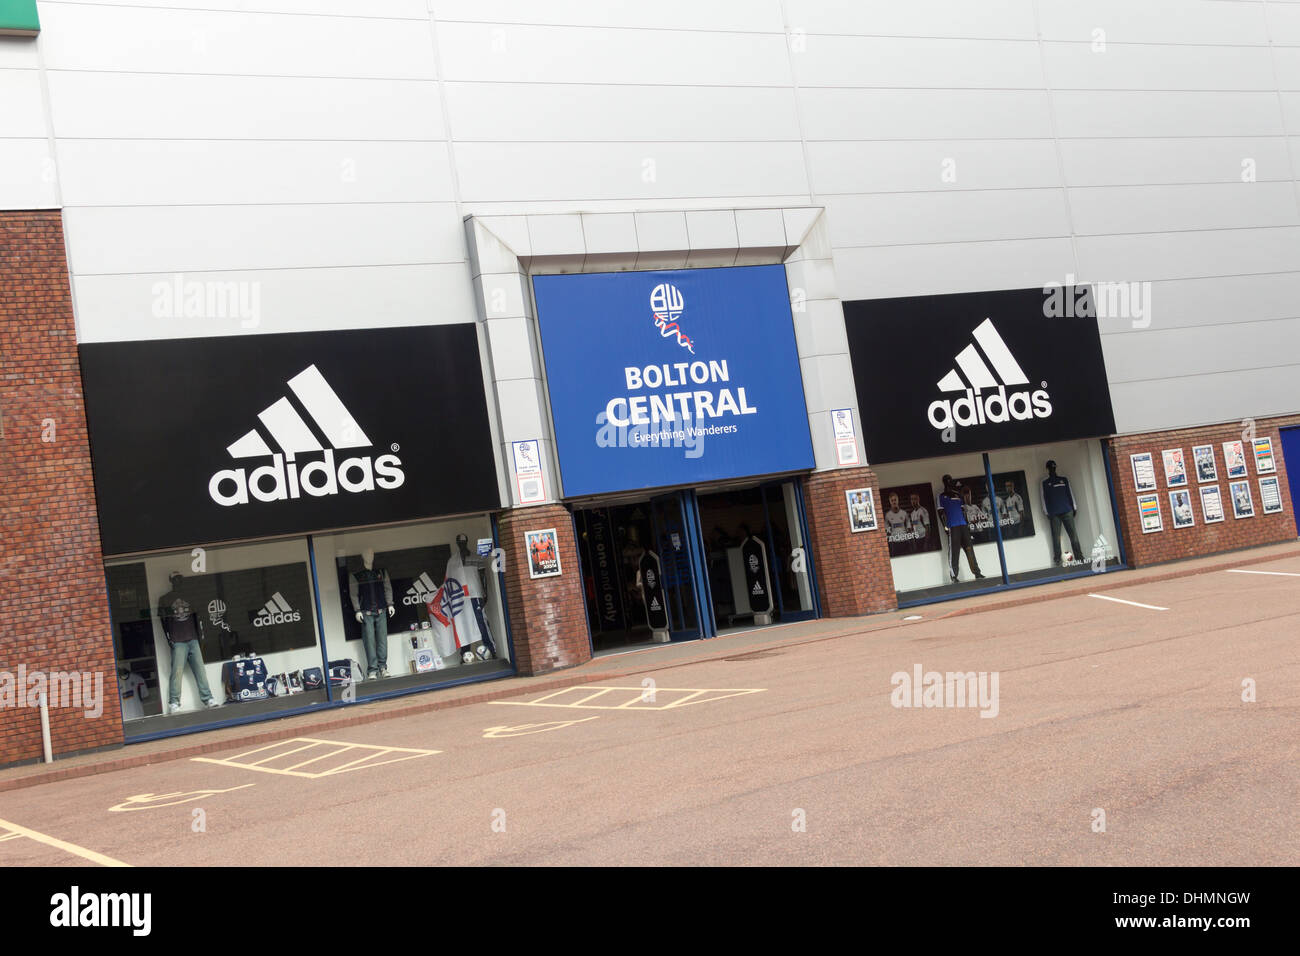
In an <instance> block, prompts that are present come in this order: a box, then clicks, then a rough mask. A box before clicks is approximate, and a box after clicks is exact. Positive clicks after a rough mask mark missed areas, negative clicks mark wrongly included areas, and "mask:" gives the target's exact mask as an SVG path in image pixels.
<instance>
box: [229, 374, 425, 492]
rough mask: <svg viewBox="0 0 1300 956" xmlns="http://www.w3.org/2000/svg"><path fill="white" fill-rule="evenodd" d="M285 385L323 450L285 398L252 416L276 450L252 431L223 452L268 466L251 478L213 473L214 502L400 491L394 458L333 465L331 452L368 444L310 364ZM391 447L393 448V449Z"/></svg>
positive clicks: (237, 472)
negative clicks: (303, 457) (300, 458)
mask: <svg viewBox="0 0 1300 956" xmlns="http://www.w3.org/2000/svg"><path fill="white" fill-rule="evenodd" d="M288 385H289V389H290V391H291V392H292V393H293V394H294V396H295V397H297V399H298V401H299V402H300V403H301V404H302V407H303V408H304V409H306V411H307V414H308V415H309V416H310V418H311V420H312V421H313V422H315V424H316V428H317V429H318V430H319V435H320V436H323V437H324V439H325V441H326V442H327V443H328V447H327V446H326V445H322V444H321V442H320V439H319V438H318V437H317V432H314V431H312V429H311V427H310V426H309V425H308V424H307V422H306V421H305V420H304V419H303V417H302V415H301V414H299V412H298V409H297V407H295V406H294V404H293V403H292V402H291V401H290V400H289V398H288V396H285V397H283V398H281V399H280V400H279V401H277V402H275V403H274V404H273V405H269V406H267V407H266V408H264V409H262V411H261V412H259V413H258V415H257V418H258V421H260V422H261V423H262V427H264V428H265V429H266V431H267V433H268V434H269V435H270V437H271V440H272V441H273V442H274V443H275V444H276V445H278V446H279V447H280V449H281V450H280V451H278V452H277V451H273V450H272V447H271V445H270V444H268V443H267V441H266V439H265V438H264V437H263V436H262V433H261V432H259V431H258V430H257V429H256V428H254V429H252V430H251V431H249V432H248V433H247V434H245V435H244V436H243V437H242V438H240V439H238V440H237V441H235V442H234V443H232V444H231V445H228V446H227V447H226V451H227V452H228V453H229V454H230V457H231V458H268V457H269V458H270V459H271V464H269V465H262V466H261V467H258V468H254V469H253V470H252V472H251V473H248V472H246V471H245V469H243V468H224V469H222V470H221V471H218V472H216V473H215V474H214V475H213V476H212V477H211V478H210V479H209V480H208V495H209V496H210V497H211V498H212V500H213V501H215V502H216V503H217V504H219V505H222V506H224V507H232V506H234V505H246V504H248V502H249V497H250V496H251V497H253V498H256V499H257V500H258V501H284V500H286V499H289V498H300V497H302V495H303V493H304V492H305V493H306V494H308V495H310V496H312V497H313V498H322V497H325V496H327V495H337V494H339V492H340V490H341V491H346V492H349V493H359V492H363V491H374V490H375V489H376V488H386V489H393V488H400V487H401V486H402V483H403V482H404V481H406V475H405V474H403V472H402V461H401V459H400V458H398V457H397V456H396V455H380V456H379V457H378V458H370V457H365V458H344V459H343V460H342V461H341V462H338V463H337V464H336V463H335V460H334V452H335V450H339V449H346V448H368V447H370V444H371V442H370V439H369V438H367V437H366V434H365V432H363V431H362V430H361V427H360V426H359V425H357V423H356V420H355V419H353V417H352V413H351V412H349V411H348V410H347V406H345V405H344V404H343V402H342V401H341V400H340V399H339V397H338V395H337V394H336V393H335V391H334V389H332V388H331V387H330V384H329V382H327V381H325V376H323V375H321V373H320V370H319V369H317V368H316V366H315V365H309V366H307V368H305V369H303V370H302V371H301V372H299V373H298V374H297V375H295V376H294V377H293V378H291V379H289V382H288ZM396 448H397V446H396V445H394V446H393V449H394V450H396ZM321 451H323V452H324V455H323V457H322V458H320V459H318V460H315V461H311V462H308V463H307V464H306V465H303V466H301V468H300V467H299V465H298V464H297V463H296V462H295V461H294V456H296V455H299V454H304V453H311V452H321Z"/></svg>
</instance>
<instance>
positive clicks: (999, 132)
mask: <svg viewBox="0 0 1300 956" xmlns="http://www.w3.org/2000/svg"><path fill="white" fill-rule="evenodd" d="M1048 107H1049V99H1048V95H1047V91H1046V90H854V89H838V90H836V89H800V90H799V109H800V113H801V119H802V121H803V130H804V135H805V136H806V137H807V138H808V139H809V140H810V141H815V140H892V139H899V140H901V139H937V140H953V139H1034V138H1037V137H1043V138H1050V137H1051V135H1052V118H1051V113H1050V111H1049V108H1048Z"/></svg>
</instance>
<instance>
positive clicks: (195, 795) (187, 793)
mask: <svg viewBox="0 0 1300 956" xmlns="http://www.w3.org/2000/svg"><path fill="white" fill-rule="evenodd" d="M253 786H256V784H252V783H241V784H240V785H239V786H237V787H227V788H226V789H225V790H177V791H175V792H173V793H139V794H136V795H135V796H133V797H127V798H126V799H125V800H123V801H122V802H121V803H119V804H118V805H117V806H115V807H109V808H108V812H109V813H127V812H130V811H132V810H154V809H157V808H158V807H174V806H176V805H177V804H179V803H189V802H190V801H191V800H201V799H203V798H204V797H210V796H213V795H214V794H218V793H230V792H231V791H234V790H243V789H244V788H245V787H253ZM173 798H177V799H173ZM156 800H166V801H167V802H166V803H155V802H154V801H156ZM132 804H134V806H132ZM145 804H148V806H146V805H145Z"/></svg>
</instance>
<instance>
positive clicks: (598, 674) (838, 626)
mask: <svg viewBox="0 0 1300 956" xmlns="http://www.w3.org/2000/svg"><path fill="white" fill-rule="evenodd" d="M1258 550H1259V549H1252V550H1251V552H1236V553H1234V554H1231V555H1216V556H1214V557H1213V558H1212V559H1205V558H1200V559H1194V563H1195V565H1196V566H1195V567H1188V566H1187V565H1188V564H1189V562H1178V563H1176V564H1174V565H1160V566H1159V567H1158V568H1147V569H1136V570H1133V571H1121V572H1108V573H1107V574H1106V575H1105V576H1104V577H1103V576H1101V575H1096V576H1091V577H1089V578H1086V579H1081V580H1084V581H1086V582H1087V583H1086V584H1080V585H1079V586H1077V587H1062V588H1061V589H1057V590H1040V589H1038V588H1025V589H1022V590H1017V591H1014V592H1011V593H1010V594H1009V595H1008V596H1007V597H1006V598H1004V599H1001V600H987V598H988V597H989V596H987V595H985V596H984V598H985V600H983V601H981V600H980V598H971V599H970V603H969V604H965V605H962V606H958V607H954V608H952V609H950V610H947V611H945V612H943V613H941V614H936V615H934V616H926V617H925V620H927V621H937V620H947V619H950V618H955V617H963V616H966V615H969V614H980V613H984V612H986V611H1001V610H1008V609H1010V608H1015V607H1020V606H1023V605H1026V604H1039V603H1042V602H1044V601H1055V600H1060V599H1062V598H1071V597H1079V596H1082V595H1086V594H1095V593H1097V592H1100V591H1114V590H1119V589H1121V588H1127V587H1133V586H1135V585H1140V584H1149V583H1156V582H1160V581H1168V580H1173V579H1176V578H1185V577H1193V576H1196V575H1200V574H1210V573H1214V572H1218V571H1223V570H1227V569H1229V568H1234V567H1241V566H1243V565H1251V564H1264V563H1266V562H1269V561H1277V560H1280V559H1284V558H1289V557H1300V548H1298V547H1296V546H1294V545H1274V546H1271V547H1269V548H1267V549H1266V550H1267V553H1258ZM1061 584H1062V585H1072V584H1074V582H1072V581H1071V582H1061ZM1051 587H1052V586H1051V585H1045V586H1044V589H1050V588H1051ZM995 597H998V596H996V595H995ZM919 610H920V609H907V610H905V611H886V612H881V613H879V614H874V615H870V616H868V617H859V618H846V619H844V618H842V619H823V620H821V621H814V622H801V623H796V624H784V625H777V626H775V627H769V628H762V629H755V630H747V631H742V632H739V633H736V634H727V635H721V636H719V637H716V638H714V639H712V640H710V641H708V642H693V643H691V644H686V645H668V646H664V647H653V648H644V649H641V650H636V651H632V652H628V653H626V654H621V655H618V656H617V657H616V658H596V659H595V660H592V661H588V662H587V663H585V664H581V665H579V666H577V667H574V668H571V669H569V670H566V671H565V672H564V674H563V676H549V675H548V676H542V677H516V678H509V679H505V680H502V681H498V682H493V683H492V684H491V685H489V686H491V688H492V689H491V690H482V691H478V692H477V693H462V694H459V695H456V696H449V695H448V694H449V692H444V693H443V694H441V695H437V696H436V697H435V699H432V700H422V701H418V702H411V701H410V700H409V698H403V699H402V700H401V701H400V702H393V701H384V702H375V703H373V704H366V703H358V704H355V705H353V707H350V708H348V709H346V710H344V711H341V712H337V711H336V712H334V713H333V714H331V715H330V716H328V717H319V716H317V715H303V716H300V717H287V718H284V719H283V720H277V721H274V722H272V723H271V724H269V725H268V726H267V729H265V730H261V731H256V732H254V733H242V734H239V736H235V734H237V733H239V731H240V730H242V729H243V728H231V729H230V730H228V731H225V732H223V731H212V732H210V734H211V736H209V737H208V738H207V739H204V740H202V741H199V742H195V743H184V744H180V745H177V746H173V747H165V745H164V749H158V750H150V751H148V752H145V753H135V754H130V753H127V754H120V753H117V752H116V751H115V752H113V754H114V755H112V756H108V755H99V754H95V755H84V756H82V757H78V758H72V759H73V760H74V761H75V763H71V764H69V765H67V766H63V767H60V766H58V765H57V764H56V765H54V766H52V767H50V768H48V769H46V768H44V767H42V766H41V765H39V764H38V765H34V766H32V765H29V766H28V767H15V768H11V769H10V770H8V771H0V792H5V791H8V790H21V789H26V788H28V787H36V786H40V785H41V784H44V783H53V782H55V781H58V780H69V779H74V778H78V777H87V776H94V775H97V774H103V773H112V772H113V771H117V770H129V769H132V768H135V767H146V766H149V765H151V764H156V763H166V762H169V761H173V760H185V759H188V758H191V757H198V756H202V755H204V754H210V753H215V752H218V751H222V750H229V749H231V748H232V747H245V748H246V747H255V746H258V745H261V744H269V743H274V742H276V741H278V740H285V739H288V738H290V737H294V736H302V735H308V736H315V735H319V734H320V733H322V732H325V731H329V730H339V729H342V728H347V727H357V726H361V725H363V724H371V723H377V722H379V721H384V720H389V719H391V718H396V717H410V716H415V715H418V714H425V713H432V712H434V711H439V710H449V709H451V708H453V707H466V706H469V705H471V704H481V703H486V702H488V701H494V700H504V699H506V698H510V697H519V696H521V695H524V694H532V693H542V692H546V691H553V690H562V689H564V688H566V687H576V686H579V685H582V684H586V683H589V682H591V681H592V680H595V679H605V680H607V679H611V678H615V679H617V678H624V677H637V676H640V675H643V674H650V673H655V672H658V671H664V670H670V669H672V668H675V667H681V666H684V665H687V664H697V663H707V662H710V661H718V660H723V659H726V658H729V657H734V656H736V655H737V653H738V652H740V653H745V652H748V651H749V650H752V649H755V648H754V647H751V645H754V646H756V647H762V648H764V649H766V648H792V647H803V646H806V645H809V644H819V643H823V642H826V641H834V640H840V639H842V638H845V637H851V636H854V635H862V634H869V633H875V632H879V631H886V630H892V629H895V628H901V627H906V626H907V625H908V624H910V623H911V622H909V621H906V620H903V615H911V614H914V613H918V611H919ZM810 629H812V630H814V631H815V632H816V633H814V634H811V635H810V634H809V630H810ZM720 644H721V645H725V646H722V647H719V645H720ZM742 648H745V649H746V650H744V651H742V650H741V649H742ZM632 657H635V658H639V659H641V660H639V661H631V660H628V661H627V665H630V666H615V665H614V661H618V662H619V664H620V665H622V662H623V661H624V660H626V659H627V658H632ZM651 658H653V659H651ZM154 743H155V745H156V744H157V743H158V742H154ZM132 746H149V745H143V744H142V745H132Z"/></svg>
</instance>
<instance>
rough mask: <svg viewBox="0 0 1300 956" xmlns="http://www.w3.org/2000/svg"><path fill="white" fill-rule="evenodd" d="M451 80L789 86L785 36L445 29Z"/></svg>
mask: <svg viewBox="0 0 1300 956" xmlns="http://www.w3.org/2000/svg"><path fill="white" fill-rule="evenodd" d="M437 29H438V49H439V55H440V56H441V58H442V72H443V77H444V78H445V79H447V80H488V79H490V80H492V81H493V82H515V83H607V84H629V83H630V84H646V83H650V84H665V85H677V86H692V85H695V86H788V85H789V83H790V69H789V60H788V58H787V54H786V44H785V38H784V37H783V36H781V35H779V34H759V33H743V34H742V33H707V32H699V31H693V30H618V29H606V28H599V29H598V28H580V27H567V28H566V27H536V26H516V25H511V26H504V27H500V26H492V25H490V24H484V23H441V22H440V23H439V24H438V27H437Z"/></svg>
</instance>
